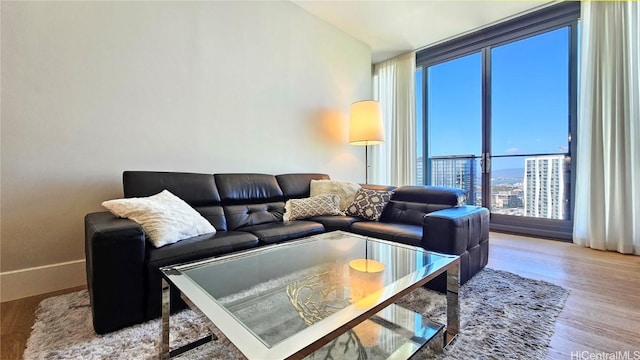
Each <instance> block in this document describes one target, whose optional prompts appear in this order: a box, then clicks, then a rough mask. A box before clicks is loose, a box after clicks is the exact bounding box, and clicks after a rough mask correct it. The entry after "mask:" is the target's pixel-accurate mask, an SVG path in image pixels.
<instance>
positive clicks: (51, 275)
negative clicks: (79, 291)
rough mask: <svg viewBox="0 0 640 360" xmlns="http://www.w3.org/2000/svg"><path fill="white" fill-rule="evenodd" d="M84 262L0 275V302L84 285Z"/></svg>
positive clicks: (7, 272) (70, 262)
mask: <svg viewBox="0 0 640 360" xmlns="http://www.w3.org/2000/svg"><path fill="white" fill-rule="evenodd" d="M86 283H87V277H86V273H85V260H84V259H82V260H75V261H68V262H64V263H59V264H52V265H46V266H38V267H34V268H28V269H20V270H14V271H6V272H3V273H0V286H1V287H0V302H5V301H11V300H16V299H21V298H25V297H29V296H33V295H39V294H44V293H48V292H52V291H56V290H62V289H68V288H72V287H77V286H82V285H86Z"/></svg>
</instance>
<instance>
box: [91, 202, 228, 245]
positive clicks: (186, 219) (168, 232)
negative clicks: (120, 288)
mask: <svg viewBox="0 0 640 360" xmlns="http://www.w3.org/2000/svg"><path fill="white" fill-rule="evenodd" d="M102 206H104V207H105V208H107V209H108V210H109V211H110V212H111V213H112V214H114V215H115V216H119V217H122V218H129V219H131V220H133V221H135V222H137V223H138V224H140V226H142V229H143V230H144V231H145V233H146V234H147V236H148V239H149V241H150V242H151V244H153V246H155V247H161V246H164V245H168V244H173V243H175V242H178V241H180V240H182V239H186V238H190V237H193V236H196V235H201V234H208V233H215V232H216V229H215V228H214V227H213V225H211V223H210V222H209V221H207V219H205V218H203V217H202V215H200V213H198V212H197V211H196V210H195V209H194V208H192V207H191V206H189V204H187V203H186V202H184V200H182V199H180V198H179V197H177V196H175V195H173V194H172V193H170V192H169V191H168V190H164V191H162V192H161V193H159V194H156V195H153V196H149V197H140V198H128V199H115V200H108V201H105V202H103V203H102Z"/></svg>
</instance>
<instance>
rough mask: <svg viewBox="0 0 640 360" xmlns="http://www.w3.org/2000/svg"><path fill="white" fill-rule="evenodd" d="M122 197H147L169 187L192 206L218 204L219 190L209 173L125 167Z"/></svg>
mask: <svg viewBox="0 0 640 360" xmlns="http://www.w3.org/2000/svg"><path fill="white" fill-rule="evenodd" d="M122 185H123V188H124V197H126V198H131V197H146V196H151V195H155V194H158V193H160V192H162V190H169V192H171V193H172V194H174V195H175V196H177V197H179V198H180V199H182V200H184V201H185V202H186V203H187V204H189V205H191V206H211V205H220V194H219V193H218V189H217V188H216V183H215V179H214V177H213V175H211V174H194V173H180V172H159V171H125V172H124V173H123V174H122Z"/></svg>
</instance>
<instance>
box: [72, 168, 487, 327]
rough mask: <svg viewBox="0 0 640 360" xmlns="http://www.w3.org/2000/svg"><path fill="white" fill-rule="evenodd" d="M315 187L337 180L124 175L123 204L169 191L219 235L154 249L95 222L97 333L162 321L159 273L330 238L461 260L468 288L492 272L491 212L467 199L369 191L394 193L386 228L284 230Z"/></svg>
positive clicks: (340, 225)
mask: <svg viewBox="0 0 640 360" xmlns="http://www.w3.org/2000/svg"><path fill="white" fill-rule="evenodd" d="M312 179H315V180H322V179H329V176H328V175H326V174H283V175H267V174H240V173H233V174H195V173H176V172H146V171H126V172H124V174H123V183H124V184H123V185H124V196H125V197H128V198H130V197H144V196H150V195H154V194H157V193H159V192H161V191H162V190H164V189H167V190H169V191H170V192H171V193H173V194H175V195H176V196H178V197H180V198H181V199H183V200H184V201H186V202H187V203H188V204H190V205H191V206H192V207H193V208H195V209H196V210H197V211H198V212H199V213H200V214H201V215H202V216H203V217H204V218H205V219H207V220H208V221H209V222H211V224H212V225H213V226H214V227H215V228H216V230H217V232H216V233H215V234H213V235H212V234H207V235H200V236H196V237H192V238H189V239H185V240H182V241H179V242H177V243H174V244H170V245H166V246H163V247H160V248H155V247H153V246H151V244H150V243H149V242H148V241H147V240H146V239H145V233H144V231H143V230H142V228H141V227H140V226H139V225H138V224H136V223H135V222H133V221H131V220H128V219H123V218H118V217H116V216H114V215H112V214H111V213H110V212H107V211H104V212H96V213H91V214H87V215H86V217H85V252H86V269H87V285H88V289H89V293H90V297H91V308H92V313H93V326H94V329H95V331H96V332H97V333H98V334H103V333H107V332H111V331H114V330H118V329H121V328H123V327H126V326H129V325H133V324H137V323H141V322H144V321H146V320H150V319H153V318H157V317H158V316H160V314H161V278H160V272H159V270H158V269H159V268H160V267H162V266H167V265H173V264H178V263H184V262H188V261H193V260H198V259H203V258H207V257H214V256H219V255H222V254H228V253H231V252H237V251H242V250H245V249H250V248H255V247H257V246H265V245H269V244H275V243H280V242H284V241H288V240H292V239H297V238H301V237H304V236H309V235H313V234H317V233H322V232H326V231H333V230H345V231H350V232H354V233H358V234H362V235H367V236H372V237H376V238H381V239H387V240H391V241H397V242H400V243H405V244H410V245H416V246H421V247H423V248H425V249H427V250H433V251H438V252H442V253H447V254H456V255H460V257H461V270H460V282H461V283H462V284H463V283H465V282H466V281H467V280H468V279H469V278H471V277H472V276H473V275H474V274H476V273H477V272H478V271H480V270H481V269H482V268H483V267H484V266H485V265H486V264H487V259H488V250H489V212H488V210H487V209H485V208H482V207H476V206H466V205H459V204H460V203H461V201H460V200H461V199H462V198H463V197H464V192H463V191H462V190H458V189H450V188H436V187H427V186H403V187H398V188H394V187H387V186H375V185H363V187H366V188H371V189H384V190H390V189H393V190H394V194H393V196H392V198H391V202H390V203H388V204H387V206H386V207H385V209H384V212H383V214H382V216H381V218H380V220H379V221H368V220H363V219H360V218H354V217H350V216H321V217H316V218H312V219H305V220H295V221H288V222H283V221H282V217H283V214H284V206H285V202H286V201H287V200H288V199H294V198H304V197H308V196H309V194H310V182H311V180H312ZM445 286H446V284H445V279H444V278H443V277H441V278H438V279H435V280H434V281H432V282H431V283H430V284H429V287H431V288H435V289H437V290H441V291H442V290H444V288H445ZM176 293H177V292H175V291H174V292H172V294H176ZM183 306H184V303H183V302H182V301H181V300H180V299H179V298H178V297H176V298H173V299H172V310H177V309H178V308H180V307H183Z"/></svg>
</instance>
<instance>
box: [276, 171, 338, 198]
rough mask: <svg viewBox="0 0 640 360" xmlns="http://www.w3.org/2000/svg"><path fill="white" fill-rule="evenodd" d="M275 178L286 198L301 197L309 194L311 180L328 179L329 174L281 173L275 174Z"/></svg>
mask: <svg viewBox="0 0 640 360" xmlns="http://www.w3.org/2000/svg"><path fill="white" fill-rule="evenodd" d="M276 180H278V185H280V189H282V193H283V194H284V197H285V198H286V199H287V200H289V199H301V198H306V197H309V196H310V195H311V180H329V175H327V174H282V175H276Z"/></svg>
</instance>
